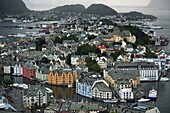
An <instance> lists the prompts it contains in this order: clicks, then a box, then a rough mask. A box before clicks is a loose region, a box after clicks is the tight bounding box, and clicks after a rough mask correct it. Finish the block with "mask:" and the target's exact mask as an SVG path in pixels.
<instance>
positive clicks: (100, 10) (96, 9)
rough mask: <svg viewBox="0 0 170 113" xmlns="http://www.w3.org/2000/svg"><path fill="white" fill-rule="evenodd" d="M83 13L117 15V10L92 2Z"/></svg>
mask: <svg viewBox="0 0 170 113" xmlns="http://www.w3.org/2000/svg"><path fill="white" fill-rule="evenodd" d="M85 13H87V14H96V15H100V16H105V15H117V12H116V11H115V10H114V9H112V8H110V7H108V6H106V5H103V4H92V5H91V6H89V7H88V8H87V9H86V11H85Z"/></svg>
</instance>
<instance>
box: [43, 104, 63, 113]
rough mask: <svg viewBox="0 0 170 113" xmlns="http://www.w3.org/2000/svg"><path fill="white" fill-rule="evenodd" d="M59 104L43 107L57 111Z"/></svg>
mask: <svg viewBox="0 0 170 113" xmlns="http://www.w3.org/2000/svg"><path fill="white" fill-rule="evenodd" d="M59 108H60V105H59V104H56V103H55V104H50V105H49V106H48V107H46V108H45V110H53V111H56V112H57V111H59Z"/></svg>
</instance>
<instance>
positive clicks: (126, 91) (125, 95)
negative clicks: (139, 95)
mask: <svg viewBox="0 0 170 113" xmlns="http://www.w3.org/2000/svg"><path fill="white" fill-rule="evenodd" d="M119 96H120V98H121V99H126V100H131V99H134V95H133V92H132V89H131V88H123V89H120V90H119Z"/></svg>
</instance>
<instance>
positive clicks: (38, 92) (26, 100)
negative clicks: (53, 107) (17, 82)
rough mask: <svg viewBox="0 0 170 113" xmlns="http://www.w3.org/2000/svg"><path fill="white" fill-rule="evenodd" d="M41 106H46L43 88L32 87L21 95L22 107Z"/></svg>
mask: <svg viewBox="0 0 170 113" xmlns="http://www.w3.org/2000/svg"><path fill="white" fill-rule="evenodd" d="M36 104H37V106H43V105H44V104H45V105H46V104H47V91H46V88H45V86H41V85H32V86H30V87H29V88H28V89H27V90H26V91H25V92H24V94H23V105H24V107H25V108H26V107H31V106H34V105H36Z"/></svg>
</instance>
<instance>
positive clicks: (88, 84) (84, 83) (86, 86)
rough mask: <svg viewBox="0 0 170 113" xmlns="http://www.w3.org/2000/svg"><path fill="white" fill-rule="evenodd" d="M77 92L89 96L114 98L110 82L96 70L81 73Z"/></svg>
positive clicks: (77, 83)
mask: <svg viewBox="0 0 170 113" xmlns="http://www.w3.org/2000/svg"><path fill="white" fill-rule="evenodd" d="M76 93H78V94H79V95H82V96H85V97H88V98H96V99H112V91H111V90H110V88H109V84H108V83H107V82H106V81H105V80H103V79H102V76H101V75H100V74H98V73H94V72H88V73H87V72H84V73H81V74H80V76H79V77H78V79H77V80H76Z"/></svg>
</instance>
